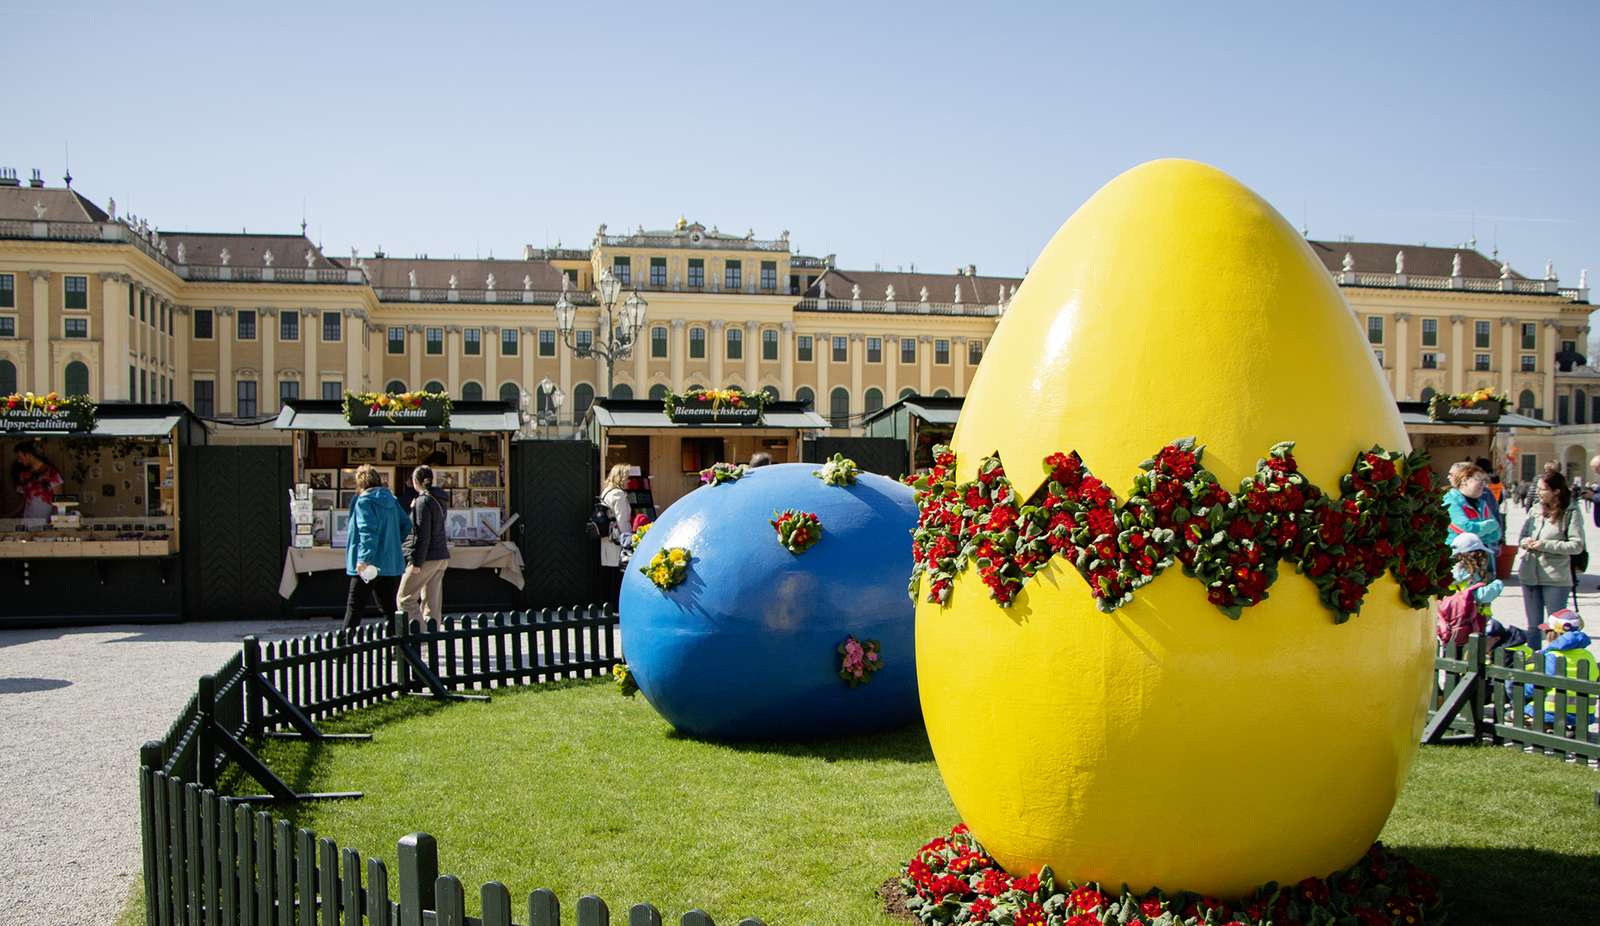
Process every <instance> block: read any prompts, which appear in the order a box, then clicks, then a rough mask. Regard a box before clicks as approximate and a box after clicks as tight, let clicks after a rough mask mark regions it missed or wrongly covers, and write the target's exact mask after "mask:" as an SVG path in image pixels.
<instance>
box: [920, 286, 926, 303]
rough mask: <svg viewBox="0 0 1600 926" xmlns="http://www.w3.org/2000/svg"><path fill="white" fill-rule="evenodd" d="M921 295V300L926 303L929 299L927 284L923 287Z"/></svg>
mask: <svg viewBox="0 0 1600 926" xmlns="http://www.w3.org/2000/svg"><path fill="white" fill-rule="evenodd" d="M919 297H920V301H922V302H924V303H925V302H927V301H928V287H926V286H924V287H922V292H921V293H920V294H919Z"/></svg>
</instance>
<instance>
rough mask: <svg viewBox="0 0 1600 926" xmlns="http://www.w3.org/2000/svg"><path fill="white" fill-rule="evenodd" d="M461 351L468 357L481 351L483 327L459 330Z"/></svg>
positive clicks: (474, 355)
mask: <svg viewBox="0 0 1600 926" xmlns="http://www.w3.org/2000/svg"><path fill="white" fill-rule="evenodd" d="M461 352H462V353H464V354H466V355H467V356H468V357H476V356H478V355H479V354H481V353H483V329H482V328H467V329H465V330H463V331H462V332H461Z"/></svg>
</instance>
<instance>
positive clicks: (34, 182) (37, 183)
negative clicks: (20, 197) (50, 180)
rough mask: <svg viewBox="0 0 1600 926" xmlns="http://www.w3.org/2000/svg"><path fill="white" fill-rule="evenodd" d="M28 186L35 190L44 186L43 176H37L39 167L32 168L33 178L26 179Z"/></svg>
mask: <svg viewBox="0 0 1600 926" xmlns="http://www.w3.org/2000/svg"><path fill="white" fill-rule="evenodd" d="M28 186H30V187H32V188H34V189H36V190H37V189H39V188H41V187H43V186H44V178H43V177H41V176H39V168H37V167H35V168H34V169H33V179H31V180H29V181H28Z"/></svg>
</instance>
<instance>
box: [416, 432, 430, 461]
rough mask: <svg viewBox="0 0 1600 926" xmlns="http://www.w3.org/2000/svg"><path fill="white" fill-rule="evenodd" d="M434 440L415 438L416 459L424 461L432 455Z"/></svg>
mask: <svg viewBox="0 0 1600 926" xmlns="http://www.w3.org/2000/svg"><path fill="white" fill-rule="evenodd" d="M433 444H434V440H433V438H431V437H419V438H417V459H418V460H426V459H427V458H428V455H429V454H431V453H433Z"/></svg>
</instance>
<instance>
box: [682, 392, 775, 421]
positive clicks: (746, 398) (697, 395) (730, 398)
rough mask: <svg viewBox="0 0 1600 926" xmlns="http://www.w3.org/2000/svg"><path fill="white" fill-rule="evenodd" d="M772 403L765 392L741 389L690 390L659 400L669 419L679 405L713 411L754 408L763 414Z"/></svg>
mask: <svg viewBox="0 0 1600 926" xmlns="http://www.w3.org/2000/svg"><path fill="white" fill-rule="evenodd" d="M771 401H772V398H771V396H769V395H767V394H766V393H765V392H759V391H758V392H745V391H744V390H743V389H736V388H731V387H730V388H727V389H691V390H689V391H688V392H683V393H676V392H669V393H667V396H666V398H664V399H662V400H661V407H662V410H663V411H664V412H666V414H667V417H668V418H671V417H672V416H673V414H675V413H676V412H677V410H678V407H679V406H680V405H710V406H711V407H712V409H713V410H718V411H720V410H721V409H723V408H754V409H756V411H757V412H758V413H759V412H765V411H766V409H767V404H768V403H770V402H771Z"/></svg>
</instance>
